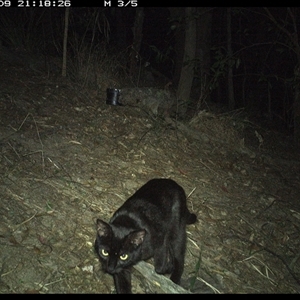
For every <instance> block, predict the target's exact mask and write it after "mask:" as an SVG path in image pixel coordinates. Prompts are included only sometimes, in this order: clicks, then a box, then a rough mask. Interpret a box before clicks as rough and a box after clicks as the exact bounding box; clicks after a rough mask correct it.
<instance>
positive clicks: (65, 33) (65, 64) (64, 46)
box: [61, 7, 70, 77]
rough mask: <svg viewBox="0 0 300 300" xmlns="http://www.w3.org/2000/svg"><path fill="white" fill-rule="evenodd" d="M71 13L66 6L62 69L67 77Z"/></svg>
mask: <svg viewBox="0 0 300 300" xmlns="http://www.w3.org/2000/svg"><path fill="white" fill-rule="evenodd" d="M69 13H70V8H69V7H66V11H65V29H64V41H63V61H62V70H61V75H62V76H63V77H66V75H67V41H68V28H69Z"/></svg>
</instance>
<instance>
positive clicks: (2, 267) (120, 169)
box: [0, 61, 300, 293]
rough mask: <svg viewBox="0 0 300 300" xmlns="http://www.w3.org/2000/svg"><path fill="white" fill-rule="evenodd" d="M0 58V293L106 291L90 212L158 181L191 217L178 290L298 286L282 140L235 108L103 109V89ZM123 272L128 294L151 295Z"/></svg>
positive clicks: (295, 211)
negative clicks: (182, 113)
mask: <svg viewBox="0 0 300 300" xmlns="http://www.w3.org/2000/svg"><path fill="white" fill-rule="evenodd" d="M1 65H2V68H1V74H0V143H1V155H0V160H1V169H0V197H1V203H0V216H1V219H0V258H1V260H0V275H1V277H0V292H1V293H114V286H113V280H112V278H111V276H110V275H108V274H104V273H103V272H102V270H101V267H100V264H99V261H98V259H97V256H96V254H95V252H94V248H93V244H94V240H95V235H96V229H95V220H96V218H97V217H101V218H102V219H105V220H109V218H110V217H111V215H112V214H113V212H114V211H115V210H116V209H117V208H118V207H119V206H120V205H121V204H122V203H123V202H124V201H125V200H126V199H127V198H128V197H129V196H130V195H132V194H133V193H134V191H135V190H137V189H138V188H139V187H140V186H142V185H143V184H144V183H145V182H147V181H148V180H149V179H152V178H158V177H165V178H172V179H174V180H175V181H177V182H178V183H179V184H180V185H181V186H182V187H183V188H184V189H185V191H186V194H187V196H188V206H189V209H190V210H191V211H192V212H194V213H195V214H197V217H198V221H197V222H196V224H193V225H189V226H187V235H188V241H187V252H186V261H185V271H184V274H183V278H182V286H183V287H184V289H185V291H189V292H192V293H299V292H300V254H299V249H300V202H299V199H300V197H299V195H300V155H299V151H297V149H295V148H294V147H293V146H292V143H291V140H290V139H289V137H288V136H284V135H281V134H279V133H278V132H275V131H271V130H264V129H263V128H261V127H259V126H256V125H254V124H253V123H251V122H250V121H249V120H247V119H246V118H244V117H241V116H240V115H239V114H238V113H237V114H227V115H226V114H223V115H216V114H213V113H210V112H205V111H202V112H201V113H199V114H198V115H197V116H195V117H194V118H193V119H192V120H191V121H189V122H183V121H181V122H179V121H176V120H174V119H170V118H166V119H164V118H160V117H154V116H152V115H151V114H147V113H146V112H145V111H144V110H142V109H140V108H138V107H121V106H116V107H114V106H109V105H106V103H105V98H106V95H105V90H103V91H97V92H96V91H93V90H90V89H87V88H81V87H80V86H79V85H78V84H75V83H72V82H71V81H68V80H62V79H61V78H60V77H59V76H56V77H51V76H50V75H49V74H44V73H41V72H36V71H34V70H31V69H28V68H26V67H24V66H23V65H20V64H19V65H14V64H11V63H7V62H5V61H1ZM150 264H151V261H150ZM133 275H134V276H133V292H135V293H153V292H157V293H159V292H162V291H161V290H160V289H159V287H160V283H159V280H160V279H158V282H156V283H155V282H153V281H152V280H151V278H150V277H149V276H147V275H145V274H143V272H142V273H141V272H140V271H139V270H138V268H136V269H134V270H133Z"/></svg>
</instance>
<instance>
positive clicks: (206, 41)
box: [187, 7, 212, 117]
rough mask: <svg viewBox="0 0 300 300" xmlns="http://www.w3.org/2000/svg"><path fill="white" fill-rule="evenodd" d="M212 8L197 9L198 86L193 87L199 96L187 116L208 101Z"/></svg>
mask: <svg viewBox="0 0 300 300" xmlns="http://www.w3.org/2000/svg"><path fill="white" fill-rule="evenodd" d="M211 11H212V8H210V7H198V8H197V44H196V59H197V61H198V65H199V69H200V70H199V73H198V77H199V82H200V83H198V84H200V86H195V88H196V89H198V90H199V94H198V95H197V97H195V98H194V99H191V102H190V105H189V107H188V110H187V116H188V117H193V116H194V115H195V114H196V113H198V112H199V111H200V109H201V106H202V104H203V102H205V101H208V102H209V101H210V67H211V61H210V48H211V22H212V13H211Z"/></svg>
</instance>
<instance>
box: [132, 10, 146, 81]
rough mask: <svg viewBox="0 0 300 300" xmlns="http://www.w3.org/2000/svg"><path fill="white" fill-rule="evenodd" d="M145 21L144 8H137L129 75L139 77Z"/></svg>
mask: <svg viewBox="0 0 300 300" xmlns="http://www.w3.org/2000/svg"><path fill="white" fill-rule="evenodd" d="M143 22H144V8H143V7H138V8H136V13H135V21H134V27H133V43H132V46H131V50H130V55H129V76H131V77H132V78H137V79H139V78H138V76H136V75H137V74H138V72H137V71H138V67H139V65H138V61H140V49H141V43H142V39H143Z"/></svg>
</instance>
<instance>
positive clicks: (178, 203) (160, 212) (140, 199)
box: [115, 178, 186, 217]
mask: <svg viewBox="0 0 300 300" xmlns="http://www.w3.org/2000/svg"><path fill="white" fill-rule="evenodd" d="M185 210H186V196H185V192H184V190H183V188H182V187H181V186H180V185H179V184H177V183H176V182H175V181H174V180H172V179H166V178H155V179H151V180H150V181H148V182H147V183H146V184H144V185H143V186H142V187H141V188H140V189H138V190H137V191H136V192H135V193H134V194H133V195H132V196H131V197H130V198H128V199H127V200H126V201H125V202H124V204H123V205H122V206H121V207H120V208H119V209H118V210H117V211H116V213H115V217H116V216H117V215H120V214H125V213H130V214H135V215H144V216H149V217H150V216H151V217H155V216H157V217H158V216H161V217H167V216H169V215H171V214H172V213H174V212H175V211H177V212H178V213H179V214H180V213H182V214H183V215H184V213H185Z"/></svg>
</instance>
